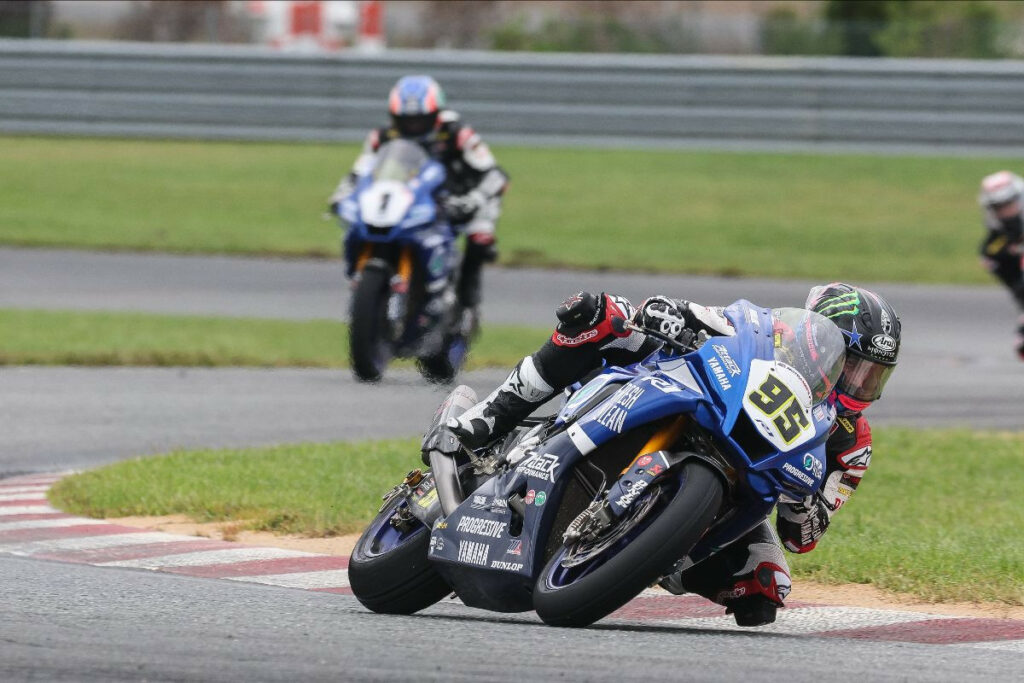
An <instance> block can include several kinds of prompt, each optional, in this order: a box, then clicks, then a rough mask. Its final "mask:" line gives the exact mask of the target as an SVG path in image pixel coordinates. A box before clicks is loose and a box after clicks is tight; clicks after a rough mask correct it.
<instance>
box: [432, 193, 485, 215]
mask: <svg viewBox="0 0 1024 683" xmlns="http://www.w3.org/2000/svg"><path fill="white" fill-rule="evenodd" d="M486 202H487V197H485V196H484V193H483V192H481V191H480V190H471V191H470V192H467V193H466V194H455V195H451V196H449V197H446V198H445V199H444V200H443V202H442V204H443V205H444V210H445V213H447V214H448V218H449V220H451V221H452V222H453V223H465V222H466V221H468V220H469V219H470V218H472V217H473V215H474V214H475V213H476V212H477V211H479V210H480V207H482V206H483V205H484V204H485V203H486Z"/></svg>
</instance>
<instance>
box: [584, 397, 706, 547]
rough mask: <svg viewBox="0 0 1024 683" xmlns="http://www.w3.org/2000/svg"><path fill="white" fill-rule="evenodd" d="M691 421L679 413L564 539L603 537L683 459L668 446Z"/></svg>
mask: <svg viewBox="0 0 1024 683" xmlns="http://www.w3.org/2000/svg"><path fill="white" fill-rule="evenodd" d="M688 422H689V418H687V417H686V416H683V415H680V416H679V417H677V418H676V419H675V420H673V421H672V422H670V423H668V424H667V425H665V426H664V427H662V428H661V429H659V430H658V431H657V432H655V433H654V434H653V435H652V436H651V438H650V439H648V440H647V443H646V444H644V446H643V448H641V449H640V451H639V452H638V453H637V454H636V457H634V458H633V461H632V462H631V463H630V464H629V466H628V467H626V468H625V469H624V470H622V473H621V474H620V475H619V478H618V480H617V481H616V482H615V483H614V484H612V486H611V488H609V489H608V491H607V493H606V494H605V495H604V496H602V497H600V498H598V499H597V500H595V501H594V502H593V503H591V504H590V505H589V506H588V507H587V509H586V510H584V511H583V512H581V513H580V514H579V516H577V517H576V519H574V520H573V521H572V522H570V524H569V526H568V527H567V528H566V531H565V534H564V540H565V542H566V543H574V542H576V541H578V540H580V539H582V538H587V537H594V538H596V537H597V536H600V535H601V533H602V532H603V531H604V530H605V529H606V528H608V527H609V526H611V525H612V524H613V523H614V522H615V520H617V519H619V518H620V517H621V516H622V515H623V514H624V513H625V512H626V510H628V509H629V507H630V506H631V505H632V504H633V503H634V502H636V500H637V499H638V498H640V496H641V495H642V494H643V492H644V491H646V490H647V488H648V487H649V486H650V485H651V484H652V483H653V482H654V481H655V480H656V479H658V478H659V477H660V476H661V475H662V474H664V473H665V472H667V471H668V470H669V469H670V468H671V467H672V466H673V465H675V464H676V463H678V462H680V460H681V459H682V458H681V457H680V456H679V455H677V454H675V453H672V452H671V451H669V450H667V449H668V448H669V447H671V446H672V444H674V443H675V442H676V441H677V440H678V439H679V437H680V436H682V434H683V432H684V431H685V430H686V426H687V424H688Z"/></svg>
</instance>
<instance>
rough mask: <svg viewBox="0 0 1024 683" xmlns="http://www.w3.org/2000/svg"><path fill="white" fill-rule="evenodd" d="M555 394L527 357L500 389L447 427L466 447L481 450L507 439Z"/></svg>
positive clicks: (452, 420) (450, 422)
mask: <svg viewBox="0 0 1024 683" xmlns="http://www.w3.org/2000/svg"><path fill="white" fill-rule="evenodd" d="M554 393H555V390H554V389H553V388H552V387H551V385H550V384H548V383H547V382H546V381H544V378H543V377H541V375H540V373H539V372H538V371H537V368H536V366H535V365H534V363H533V356H527V357H526V358H523V359H522V360H521V361H519V364H518V365H517V366H516V367H515V369H514V370H512V373H511V374H510V375H509V376H508V378H507V379H505V381H504V382H503V383H502V384H501V386H499V387H498V388H497V389H495V390H494V391H493V392H491V394H490V395H489V396H488V397H487V398H485V399H484V400H483V401H480V402H479V403H477V404H476V405H475V406H473V407H472V408H470V409H469V410H467V411H466V412H464V413H463V414H462V415H460V416H459V417H453V418H451V420H449V422H448V427H449V428H450V429H451V430H452V431H453V432H455V434H456V435H457V436H458V437H459V440H460V441H462V443H463V445H465V446H466V447H468V448H479V447H481V446H483V445H484V444H487V443H490V442H491V441H494V440H495V439H498V438H501V437H503V436H505V435H507V434H508V433H509V432H511V431H512V430H513V429H514V428H515V426H516V425H517V424H519V421H520V420H522V419H523V418H525V417H527V416H528V415H529V414H530V413H532V412H533V411H534V410H535V409H536V408H537V407H538V406H540V405H541V404H542V403H544V402H545V401H547V400H548V399H549V398H551V396H552V395H553V394H554Z"/></svg>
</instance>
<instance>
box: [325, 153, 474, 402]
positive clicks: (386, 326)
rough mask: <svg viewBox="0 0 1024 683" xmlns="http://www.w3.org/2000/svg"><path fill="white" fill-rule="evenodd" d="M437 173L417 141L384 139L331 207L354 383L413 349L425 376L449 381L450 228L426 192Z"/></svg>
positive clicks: (456, 344) (465, 339) (454, 343)
mask: <svg viewBox="0 0 1024 683" xmlns="http://www.w3.org/2000/svg"><path fill="white" fill-rule="evenodd" d="M444 180H445V170H444V167H443V166H442V165H441V164H439V163H438V162H436V161H434V160H432V159H430V158H429V157H428V156H427V153H426V152H425V151H424V150H423V148H422V147H420V146H419V145H417V144H416V143H414V142H410V141H408V140H394V141H391V142H388V143H385V144H383V145H381V147H380V149H379V150H378V151H377V155H376V158H375V161H374V167H373V171H372V172H371V173H370V174H368V175H366V176H364V177H363V178H361V179H360V180H359V182H358V184H357V185H356V188H355V191H354V192H353V193H352V194H351V195H350V196H349V197H348V198H346V199H345V200H344V201H342V202H341V205H340V206H339V208H338V213H339V215H340V217H341V219H342V221H343V222H344V223H346V224H347V225H348V231H347V232H346V234H345V239H344V248H343V251H344V258H345V264H346V272H347V275H348V277H349V278H351V279H352V281H353V286H354V291H353V293H352V300H351V310H350V316H349V351H350V357H351V362H352V369H353V371H354V372H355V375H356V377H357V378H359V379H361V380H363V381H368V382H374V381H377V380H379V379H380V378H381V375H382V373H383V372H384V368H385V367H386V366H387V363H388V361H389V360H390V358H391V357H393V356H398V357H406V358H409V357H414V358H416V359H417V361H418V366H419V368H420V371H421V372H422V373H423V374H424V376H426V377H427V378H428V379H430V380H434V381H450V380H451V379H452V378H453V377H454V376H455V374H456V372H458V369H459V367H460V366H461V365H462V361H463V360H464V358H465V356H466V352H467V350H468V343H469V330H465V331H464V330H463V329H462V310H461V308H460V307H459V306H458V304H457V302H456V295H455V284H456V283H455V278H456V273H457V272H458V268H457V266H458V263H459V252H458V249H457V248H456V246H455V237H456V234H455V231H454V230H453V229H452V226H451V224H450V223H449V222H448V220H447V218H446V217H445V215H444V212H443V211H442V210H441V209H440V207H439V205H438V202H437V200H436V195H437V193H438V191H439V190H440V188H441V187H442V185H443V184H444Z"/></svg>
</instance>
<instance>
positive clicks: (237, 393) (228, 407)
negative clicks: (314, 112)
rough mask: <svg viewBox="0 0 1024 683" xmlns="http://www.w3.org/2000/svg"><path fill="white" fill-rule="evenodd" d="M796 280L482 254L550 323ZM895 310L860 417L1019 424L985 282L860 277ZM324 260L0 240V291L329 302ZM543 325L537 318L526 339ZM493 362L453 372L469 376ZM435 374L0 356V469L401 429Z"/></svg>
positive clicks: (246, 310) (498, 303)
mask: <svg viewBox="0 0 1024 683" xmlns="http://www.w3.org/2000/svg"><path fill="white" fill-rule="evenodd" d="M810 284H811V283H810V282H800V281H797V282H790V281H779V280H758V279H735V278H715V277H692V276H685V277H683V276H662V275H636V274H611V273H582V272H555V271H544V270H518V269H502V268H491V269H489V270H488V271H487V275H486V296H485V305H484V311H483V317H484V324H485V333H486V324H487V323H489V322H490V323H510V324H511V323H514V324H525V325H532V326H536V327H538V328H539V329H542V328H544V327H548V326H550V325H551V323H552V320H553V319H554V316H553V313H552V311H553V308H554V306H555V305H557V303H558V302H559V301H560V300H561V299H562V298H563V297H565V296H567V295H568V294H570V293H572V292H574V291H576V290H578V289H581V288H587V289H592V290H595V291H600V290H607V291H612V292H616V293H621V294H624V295H626V296H629V297H631V298H632V299H633V300H639V299H641V298H642V297H643V296H645V295H647V294H650V293H653V292H662V293H667V294H671V295H675V296H682V297H686V298H689V299H692V300H694V301H701V302H708V303H724V302H729V301H732V300H734V299H736V298H739V297H746V298H749V299H751V300H753V301H756V302H758V303H763V304H765V305H787V304H788V305H794V304H800V303H801V302H802V301H803V298H804V296H805V294H806V292H807V289H808V288H809V286H810ZM867 284H869V285H871V286H874V287H876V288H877V289H878V291H880V292H882V293H883V294H884V295H885V296H886V297H887V298H889V299H890V300H891V301H892V302H893V304H894V305H895V306H896V307H897V309H898V310H899V311H900V312H901V316H902V319H903V329H904V345H903V349H902V351H901V361H900V368H899V370H898V371H897V373H896V374H895V375H894V377H893V380H892V381H891V382H890V384H889V387H888V389H887V393H886V396H885V397H884V398H883V399H882V400H881V401H879V402H878V404H877V405H876V406H875V407H874V408H872V410H871V413H869V415H870V417H871V419H872V423H873V424H878V425H883V424H900V425H910V426H921V427H928V426H937V427H947V426H968V427H976V428H997V429H1011V430H1019V429H1022V428H1024V420H1022V419H1021V413H1020V406H1021V405H1022V404H1024V363H1021V362H1020V361H1018V360H1017V359H1016V357H1015V356H1014V355H1013V353H1012V351H1011V344H1012V330H1013V325H1014V309H1013V304H1012V302H1011V301H1010V299H1009V297H1008V296H1007V295H1006V293H1005V292H1004V291H1002V290H1001V289H999V288H996V287H951V286H921V285H904V284H893V283H867ZM347 293H348V287H347V285H346V283H345V280H344V277H343V273H342V271H341V265H340V263H338V262H334V261H297V260H283V259H251V258H227V257H186V256H167V255H154V254H124V253H116V254H107V253H92V252H77V251H66V250H54V251H51V250H39V249H0V307H23V308H49V309H78V310H83V309H86V310H134V311H150V312H158V313H188V314H200V315H232V316H251V317H265V318H288V319H314V318H326V319H341V318H343V312H344V311H345V308H346V304H347V299H346V297H347ZM542 340H543V336H540V335H539V336H538V344H539V343H540V342H541V341H542ZM502 377H503V372H502V371H501V370H497V369H495V370H484V371H479V372H473V373H467V374H466V375H465V376H464V377H463V378H462V380H461V381H465V382H467V383H468V384H470V385H471V386H473V387H474V388H475V389H476V390H477V391H478V393H480V395H483V394H485V393H486V392H487V391H489V390H490V389H491V388H493V386H494V385H495V384H496V383H497V382H499V381H500V380H501V379H502ZM441 398H443V390H439V389H438V388H436V387H431V386H428V385H425V384H424V383H423V382H421V381H420V380H419V379H418V377H417V376H416V374H415V373H413V372H410V371H405V372H403V371H393V372H390V373H389V375H388V376H387V378H386V379H385V381H384V382H382V383H381V384H380V385H378V386H366V385H362V384H358V383H356V382H354V381H353V380H352V378H351V375H350V374H349V373H348V372H346V371H330V370H302V369H286V370H261V369H173V368H172V369H152V368H116V369H90V368H30V367H22V368H5V369H0V414H3V415H5V416H9V418H10V419H9V420H8V424H9V425H10V427H9V428H8V429H7V432H8V443H9V444H10V448H9V449H5V452H4V453H3V454H0V473H2V472H24V471H39V470H43V469H52V468H54V467H87V466H89V465H93V464H98V463H101V462H108V461H110V460H113V459H118V458H123V457H127V456H131V455H138V454H144V453H153V452H160V451H165V450H168V449H170V448H174V447H198V446H207V445H208V446H242V445H260V444H270V443H287V442H294V441H323V440H331V439H343V438H372V437H375V436H383V435H387V436H412V435H416V434H418V433H419V432H420V431H421V430H422V429H423V428H424V426H425V424H426V423H427V421H428V420H429V418H430V416H431V414H432V413H433V408H434V406H436V404H437V403H438V402H439V401H440V400H441Z"/></svg>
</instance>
